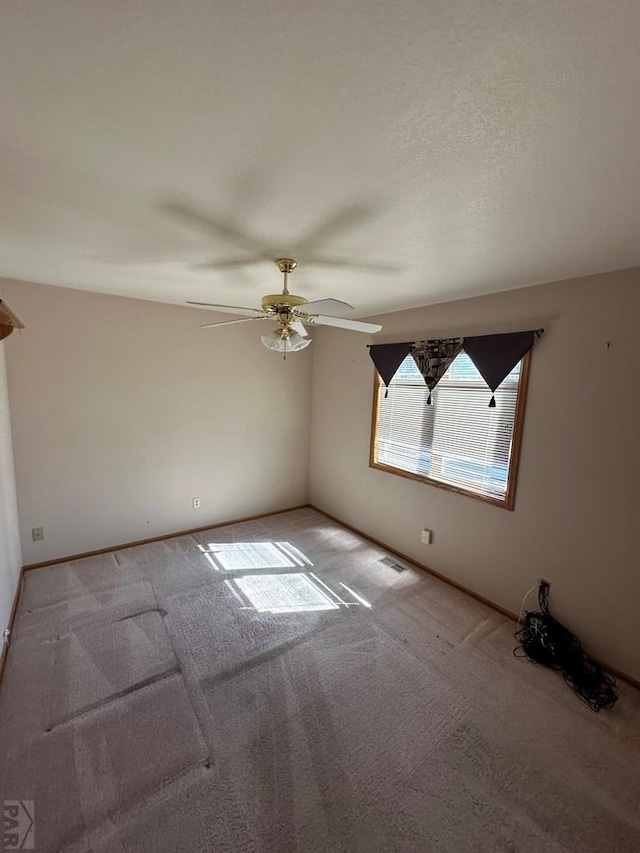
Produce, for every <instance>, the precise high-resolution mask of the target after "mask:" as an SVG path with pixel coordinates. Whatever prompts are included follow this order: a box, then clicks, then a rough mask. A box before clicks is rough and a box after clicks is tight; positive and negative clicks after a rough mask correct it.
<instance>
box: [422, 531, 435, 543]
mask: <svg viewBox="0 0 640 853" xmlns="http://www.w3.org/2000/svg"><path fill="white" fill-rule="evenodd" d="M420 541H421V542H422V544H423V545H431V543H432V542H433V530H429V528H428V527H424V528H423V530H422V534H421V536H420Z"/></svg>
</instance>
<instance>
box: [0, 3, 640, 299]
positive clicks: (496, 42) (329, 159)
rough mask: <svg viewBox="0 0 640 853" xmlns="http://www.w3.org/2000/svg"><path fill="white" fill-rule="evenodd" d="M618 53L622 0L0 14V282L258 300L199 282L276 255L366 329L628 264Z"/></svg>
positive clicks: (263, 279) (260, 287)
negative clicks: (404, 313)
mask: <svg viewBox="0 0 640 853" xmlns="http://www.w3.org/2000/svg"><path fill="white" fill-rule="evenodd" d="M638 44H640V3H638V2H637V0H616V2H615V3H605V2H602V0H561V2H558V0H537V2H531V0H487V2H483V3H479V2H478V0H430V2H426V0H413V2H410V0H395V2H389V0H350V2H345V0H323V2H317V0H313V2H312V0H233V2H227V3H224V2H213V0H199V2H198V1H197V0H180V2H175V0H147V2H131V0H108V2H107V0H64V2H51V0H29V2H24V0H3V2H2V4H1V5H0V117H1V129H0V199H1V202H0V276H3V277H6V278H17V279H24V280H30V281H40V282H45V283H49V284H56V285H64V286H68V287H76V288H82V289H86V290H95V291H101V292H105V293H115V294H121V295H126V296H134V297H140V298H145V299H155V300H161V301H166V302H176V303H180V302H183V301H184V300H185V299H193V300H205V301H214V302H232V303H233V304H236V305H237V304H248V305H254V304H256V303H257V302H258V301H259V298H260V296H261V295H262V294H264V293H265V292H272V291H274V290H276V291H277V290H279V289H280V275H279V273H278V271H277V270H276V268H275V267H274V266H270V265H269V264H268V263H267V262H262V263H261V264H257V265H247V266H240V267H232V268H229V269H218V270H202V269H198V268H197V266H196V265H197V264H198V263H200V262H204V261H207V260H211V261H226V260H230V259H231V260H235V259H242V258H246V257H251V258H253V257H259V256H263V257H273V258H275V257H278V256H280V255H287V254H290V253H293V255H294V257H297V258H298V259H299V260H300V262H301V269H300V271H299V272H297V273H296V279H294V282H293V284H294V285H295V287H294V290H297V291H298V292H302V293H303V294H304V295H306V296H307V297H309V298H318V297H323V296H333V297H337V298H342V299H346V300H347V301H349V302H352V303H353V304H354V305H355V306H356V308H357V310H358V313H359V314H360V315H365V314H368V313H375V312H378V311H382V310H388V309H391V310H393V309H397V308H403V307H411V306H415V305H421V304H426V303H429V302H436V301H442V300H446V299H450V298H455V297H459V296H466V295H474V294H480V293H488V292H493V291H498V290H502V289H510V288H514V287H520V286H523V285H526V284H534V283H538V282H542V281H550V280H555V279H562V278H568V277H572V276H577V275H581V274H585V273H592V272H599V271H603V270H609V269H616V268H624V267H630V266H635V265H640V193H639V192H638V180H639V178H640V110H639V108H638V107H639V101H638V93H639V92H640V60H639V58H638V57H639V54H638ZM318 258H325V259H332V260H352V261H353V262H354V263H356V264H362V265H373V266H376V265H379V266H380V267H382V269H379V270H375V269H367V268H361V269H342V268H340V267H338V266H313V267H311V266H308V267H306V268H305V260H309V259H318ZM135 261H140V263H135Z"/></svg>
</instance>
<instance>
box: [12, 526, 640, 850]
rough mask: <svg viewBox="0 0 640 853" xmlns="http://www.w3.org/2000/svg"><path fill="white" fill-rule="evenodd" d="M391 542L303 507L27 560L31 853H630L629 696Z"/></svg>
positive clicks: (633, 696) (15, 733)
mask: <svg viewBox="0 0 640 853" xmlns="http://www.w3.org/2000/svg"><path fill="white" fill-rule="evenodd" d="M211 552H213V553H211ZM385 556H387V555H386V554H385V552H383V551H381V550H380V549H379V548H377V547H375V546H373V545H372V544H371V543H369V542H367V541H364V540H362V539H361V538H359V537H358V536H356V535H354V534H352V533H350V532H349V531H347V530H345V529H343V528H341V527H339V526H338V525H335V524H333V523H332V522H330V521H328V520H327V519H326V518H325V517H324V516H322V515H320V514H318V513H315V512H313V511H312V510H300V511H295V512H290V513H286V514H282V515H276V516H271V517H270V518H267V519H263V520H260V521H256V522H247V523H245V524H240V525H234V526H229V527H225V528H219V529H217V530H213V531H211V532H210V533H209V534H198V535H197V536H185V537H178V538H176V539H173V540H169V541H167V542H165V543H158V544H152V545H145V546H140V547H137V548H131V549H127V550H123V551H119V552H115V553H113V554H109V555H106V556H101V557H96V558H93V559H88V560H80V561H77V562H73V563H67V564H65V565H61V566H52V567H49V568H44V569H38V570H34V571H31V572H28V573H27V574H26V579H25V588H24V591H23V595H22V600H21V604H20V610H19V613H18V617H17V620H16V624H15V633H14V637H13V641H12V644H11V649H10V653H9V658H8V663H7V668H6V672H5V678H4V680H3V686H2V692H1V694H0V758H1V760H2V766H1V769H0V789H1V796H0V799H12V800H15V799H26V800H33V801H34V803H35V840H36V850H38V851H59V850H60V851H70V852H71V851H74V853H75V851H78V852H79V853H87V851H93V853H134V851H149V853H165V851H166V853H176V851H184V853H197V851H208V853H210V851H220V853H224V851H239V853H243V851H277V852H278V853H286V851H301V853H302V851H304V853H313V851H345V853H359V851H362V853H376V851H389V853H393V852H394V851H399V852H400V851H412V853H413V851H426V852H428V851H446V853H449V851H451V852H452V853H466V851H474V853H475V851H491V852H492V853H493V851H510V852H511V853H515V851H527V853H544V851H554V853H555V851H558V853H559V851H571V852H572V853H574V851H579V853H591V851H593V853H595V852H596V851H598V853H601V851H617V853H625V852H626V851H629V853H631V851H633V853H637V851H639V850H640V696H639V695H638V692H637V691H635V690H633V689H631V688H629V687H626V686H625V685H621V686H620V693H621V698H620V701H619V703H618V705H617V707H616V708H615V709H614V710H612V711H609V712H607V711H604V712H602V713H601V714H599V715H596V714H594V713H593V712H592V711H590V710H589V709H588V708H587V707H585V706H584V705H583V704H582V703H581V702H580V701H579V700H578V699H577V698H576V697H575V696H574V695H573V694H572V693H571V691H570V690H569V689H568V688H567V687H566V686H565V685H564V683H563V681H562V679H561V678H560V677H559V676H558V675H556V674H554V673H552V672H549V671H547V670H545V669H543V668H541V667H536V666H533V665H530V664H528V663H526V662H524V661H519V660H516V659H515V658H514V657H513V655H512V649H513V646H514V640H513V630H514V625H513V624H512V623H511V622H509V621H508V620H507V619H505V618H503V617H501V616H500V615H498V614H496V613H495V612H493V611H491V610H490V609H488V608H486V607H484V606H483V605H481V604H479V603H477V602H476V601H474V600H473V599H471V598H469V597H468V596H466V595H464V594H463V593H460V592H458V591H456V590H454V589H452V588H451V587H449V586H447V585H446V584H444V583H442V582H440V581H437V580H436V579H434V578H432V577H430V576H429V575H428V574H426V573H425V572H421V571H419V570H415V569H411V568H408V569H405V570H404V571H402V572H398V571H396V570H395V569H393V568H391V567H389V566H387V565H385V564H383V563H382V562H381V559H382V558H384V557H385ZM583 640H584V641H585V644H586V646H587V647H588V638H587V637H585V638H583Z"/></svg>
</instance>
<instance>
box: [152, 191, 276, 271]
mask: <svg viewBox="0 0 640 853" xmlns="http://www.w3.org/2000/svg"><path fill="white" fill-rule="evenodd" d="M161 208H162V210H163V211H164V212H165V213H168V214H169V215H170V216H173V217H174V218H176V219H181V220H182V221H183V222H185V223H186V224H188V225H189V226H190V227H192V228H196V229H198V230H199V231H203V232H204V233H205V234H215V235H216V236H217V237H220V238H222V239H223V240H226V241H227V242H229V243H234V244H235V245H237V246H240V247H242V248H243V249H244V250H245V251H247V250H248V251H250V252H256V254H258V255H264V254H265V253H266V252H267V247H266V246H265V245H264V243H262V241H261V240H259V239H257V238H255V237H253V236H252V235H251V234H248V233H247V232H246V231H244V230H243V229H242V228H240V227H239V226H237V225H235V224H233V223H232V222H231V221H229V219H228V218H226V217H225V218H222V217H219V216H216V215H215V214H213V213H210V212H208V211H207V212H205V211H203V210H200V209H198V208H197V207H195V206H194V205H190V204H188V203H186V202H183V201H179V200H168V201H165V202H164V203H163V204H162V205H161ZM268 259H270V258H265V260H268Z"/></svg>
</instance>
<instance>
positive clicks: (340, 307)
mask: <svg viewBox="0 0 640 853" xmlns="http://www.w3.org/2000/svg"><path fill="white" fill-rule="evenodd" d="M298 310H299V311H301V312H302V313H303V314H323V315H325V316H328V317H333V316H338V315H339V314H344V313H345V311H353V310H354V308H353V305H349V303H348V302H341V301H340V300H339V299H316V301H315V302H305V303H304V305H300V306H298Z"/></svg>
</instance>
